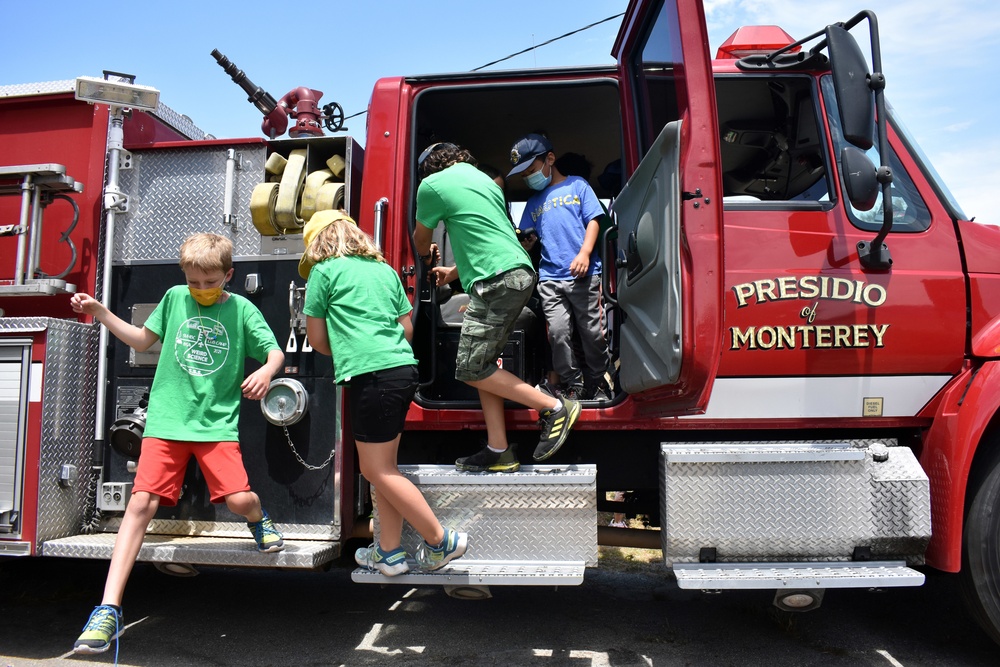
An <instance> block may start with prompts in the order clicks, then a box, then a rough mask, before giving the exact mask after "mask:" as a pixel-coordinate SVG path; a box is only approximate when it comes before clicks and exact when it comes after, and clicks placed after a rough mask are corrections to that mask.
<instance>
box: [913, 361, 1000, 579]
mask: <svg viewBox="0 0 1000 667" xmlns="http://www.w3.org/2000/svg"><path fill="white" fill-rule="evenodd" d="M997 457H1000V362H996V361H991V362H987V363H985V364H983V365H982V366H979V367H977V368H969V369H967V370H965V371H963V372H962V373H961V374H960V375H959V376H958V377H956V378H955V380H953V381H952V382H951V383H950V384H949V385H948V387H947V388H946V389H945V396H944V397H943V399H942V401H941V403H940V404H939V405H938V409H937V414H936V415H935V417H934V423H933V425H932V426H931V428H930V429H929V430H928V432H927V436H926V437H925V439H924V447H923V451H922V452H921V456H920V463H921V465H922V466H923V468H924V471H925V472H926V473H927V476H928V477H929V478H930V488H931V522H932V523H931V525H932V529H933V535H932V537H931V541H930V544H929V545H928V548H927V564H928V565H930V566H932V567H935V568H938V569H940V570H944V571H946V572H958V571H959V570H960V569H961V566H962V530H963V526H964V521H965V516H966V512H967V507H968V503H969V500H970V494H971V493H972V492H974V490H975V489H976V488H978V484H979V483H981V481H982V479H983V478H984V477H985V476H986V475H987V474H988V473H989V470H990V469H991V467H992V464H993V463H995V460H996V458H997Z"/></svg>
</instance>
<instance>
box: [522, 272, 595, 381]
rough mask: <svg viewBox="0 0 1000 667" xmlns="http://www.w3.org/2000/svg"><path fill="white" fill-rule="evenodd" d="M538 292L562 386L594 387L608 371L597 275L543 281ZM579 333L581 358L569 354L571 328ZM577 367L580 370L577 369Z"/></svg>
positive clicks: (554, 363)
mask: <svg viewBox="0 0 1000 667" xmlns="http://www.w3.org/2000/svg"><path fill="white" fill-rule="evenodd" d="M538 295H539V296H540V297H541V299H542V310H543V311H544V312H545V322H546V324H547V325H548V330H549V345H551V347H552V365H553V366H554V369H553V370H555V372H556V373H558V374H559V379H560V381H562V382H563V383H564V384H565V385H566V386H573V385H584V384H586V385H588V386H596V385H598V384H599V383H600V382H601V380H602V379H603V378H604V373H605V371H607V370H608V343H607V341H606V340H605V339H604V327H603V326H602V310H601V276H599V275H594V276H589V277H584V278H578V279H577V280H544V281H542V282H540V283H538ZM574 327H575V328H576V330H577V332H578V333H579V334H580V343H581V345H582V347H583V357H584V358H583V360H582V363H581V360H578V359H576V356H575V355H574V354H573V329H574ZM581 366H583V369H582V370H581Z"/></svg>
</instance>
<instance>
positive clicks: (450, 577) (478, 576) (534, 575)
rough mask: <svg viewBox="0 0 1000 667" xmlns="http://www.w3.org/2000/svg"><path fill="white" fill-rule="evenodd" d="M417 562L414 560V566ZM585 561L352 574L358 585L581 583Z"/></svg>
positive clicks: (459, 564)
mask: <svg viewBox="0 0 1000 667" xmlns="http://www.w3.org/2000/svg"><path fill="white" fill-rule="evenodd" d="M413 565H414V564H413V563H411V566H413ZM585 567H586V565H585V563H584V561H565V562H557V561H524V560H520V561H513V560H512V561H496V560H490V561H487V560H466V559H464V558H462V559H461V560H456V561H453V562H452V563H449V564H448V565H446V566H445V567H443V568H441V569H440V570H435V571H433V572H414V571H410V572H408V573H406V574H400V575H397V576H395V577H387V576H385V575H384V574H380V573H379V572H374V571H372V570H369V569H367V568H364V567H359V568H357V569H356V570H354V572H352V573H351V580H352V581H354V582H355V583H359V584H411V585H415V584H428V585H434V586H579V585H580V584H582V583H583V572H584V569H585Z"/></svg>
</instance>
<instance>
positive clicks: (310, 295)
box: [302, 257, 417, 382]
mask: <svg viewBox="0 0 1000 667" xmlns="http://www.w3.org/2000/svg"><path fill="white" fill-rule="evenodd" d="M411 310H413V306H411V305H410V302H409V301H408V300H407V298H406V292H405V291H404V290H403V283H402V282H401V281H400V279H399V276H398V275H397V274H396V272H395V271H394V270H393V268H392V267H391V266H389V265H388V264H386V263H385V262H378V261H376V260H374V259H367V258H364V257H336V258H330V259H325V260H323V261H322V262H320V263H319V264H317V265H315V266H314V267H313V268H312V271H310V273H309V282H308V283H307V284H306V303H305V307H304V308H303V309H302V312H304V313H305V314H306V315H308V316H310V317H321V318H323V319H325V320H326V333H327V335H328V336H329V337H330V351H331V352H332V354H333V376H334V380H336V381H337V382H343V381H345V380H350V379H351V378H352V377H355V376H357V375H361V374H362V373H370V372H372V371H380V370H384V369H386V368H396V367H397V366H412V365H415V364H416V363H417V360H416V359H415V358H414V356H413V349H412V348H411V347H410V344H409V342H407V340H406V336H405V335H404V333H403V327H402V326H401V325H400V324H399V322H397V321H396V320H398V319H399V318H400V317H402V316H403V315H406V314H407V313H409V312H410V311H411Z"/></svg>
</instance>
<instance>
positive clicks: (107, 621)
mask: <svg viewBox="0 0 1000 667" xmlns="http://www.w3.org/2000/svg"><path fill="white" fill-rule="evenodd" d="M109 616H110V618H109ZM105 625H107V626H109V627H108V630H111V629H112V628H113V629H114V638H115V667H118V647H119V640H118V613H117V612H115V610H114V609H112V608H111V607H107V606H102V607H99V608H98V609H95V610H94V612H93V613H92V614H91V615H90V619H89V620H88V621H87V627H85V628H84V632H86V631H87V630H101V629H102V628H103V626H105ZM109 634H111V633H110V632H109Z"/></svg>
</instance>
